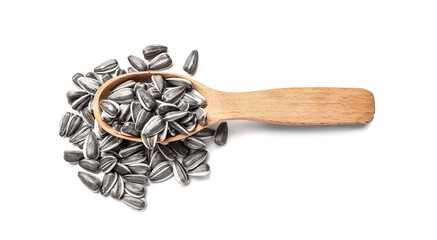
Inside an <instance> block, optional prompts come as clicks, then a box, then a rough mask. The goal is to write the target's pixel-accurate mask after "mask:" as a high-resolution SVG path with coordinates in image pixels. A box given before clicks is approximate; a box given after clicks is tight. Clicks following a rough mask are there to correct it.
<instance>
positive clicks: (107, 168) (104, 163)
mask: <svg viewBox="0 0 437 240" xmlns="http://www.w3.org/2000/svg"><path fill="white" fill-rule="evenodd" d="M102 155H103V154H102ZM116 163H117V158H116V157H114V156H105V157H102V159H101V160H100V166H99V167H100V170H101V171H102V172H104V173H109V172H111V171H112V169H113V168H114V167H115V164H116Z"/></svg>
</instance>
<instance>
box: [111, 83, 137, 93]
mask: <svg viewBox="0 0 437 240" xmlns="http://www.w3.org/2000/svg"><path fill="white" fill-rule="evenodd" d="M135 84H136V82H135V81H134V80H127V81H125V82H123V83H121V84H119V85H118V86H117V87H115V88H114V89H112V91H111V93H114V92H117V91H118V90H120V89H123V88H132V89H133V87H134V86H135Z"/></svg>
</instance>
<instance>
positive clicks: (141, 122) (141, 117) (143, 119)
mask: <svg viewBox="0 0 437 240" xmlns="http://www.w3.org/2000/svg"><path fill="white" fill-rule="evenodd" d="M152 116H153V113H152V112H149V111H147V110H146V109H141V111H140V112H139V113H138V115H137V119H136V122H135V130H136V131H137V132H141V130H142V129H143V128H144V126H145V125H146V123H147V122H148V121H149V120H150V118H152Z"/></svg>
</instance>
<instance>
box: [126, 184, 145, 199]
mask: <svg viewBox="0 0 437 240" xmlns="http://www.w3.org/2000/svg"><path fill="white" fill-rule="evenodd" d="M124 190H125V192H126V193H127V194H129V195H130V196H132V197H134V198H142V197H144V195H145V194H146V187H144V186H143V185H141V184H138V183H131V182H126V184H125V185H124Z"/></svg>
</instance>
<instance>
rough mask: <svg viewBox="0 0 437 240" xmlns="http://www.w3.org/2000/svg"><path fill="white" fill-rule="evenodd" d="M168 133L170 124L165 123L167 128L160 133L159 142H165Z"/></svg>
mask: <svg viewBox="0 0 437 240" xmlns="http://www.w3.org/2000/svg"><path fill="white" fill-rule="evenodd" d="M167 132H168V122H166V123H165V127H164V129H163V130H162V131H161V132H160V133H158V140H159V141H161V142H162V141H164V140H165V139H166V138H167Z"/></svg>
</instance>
